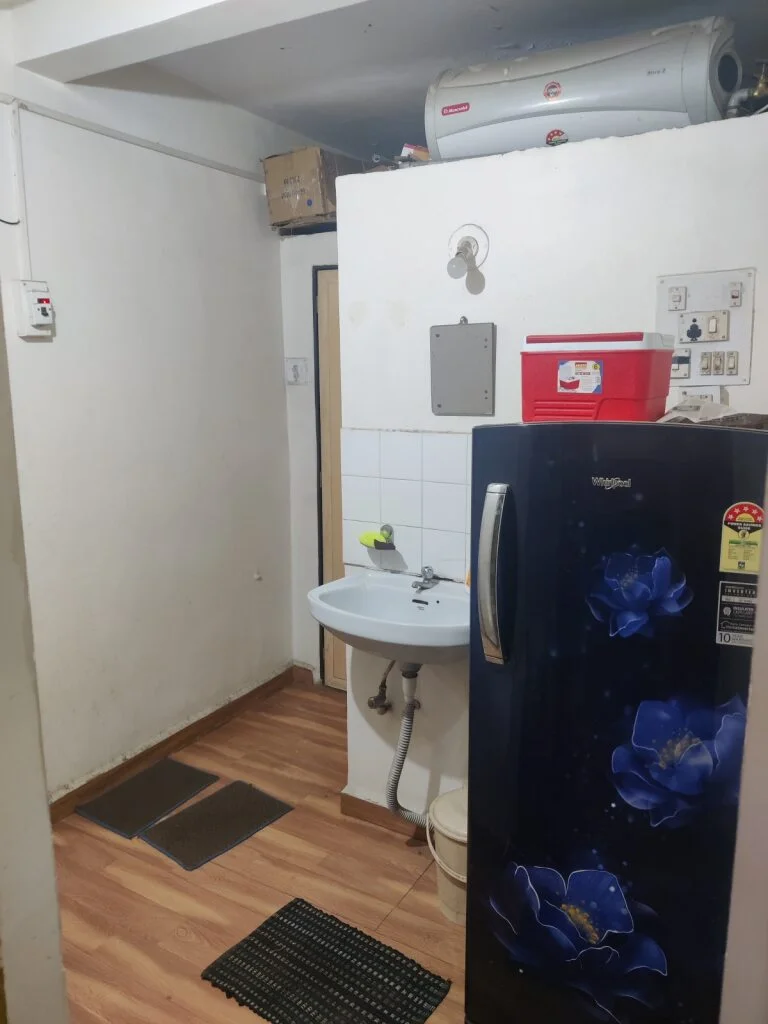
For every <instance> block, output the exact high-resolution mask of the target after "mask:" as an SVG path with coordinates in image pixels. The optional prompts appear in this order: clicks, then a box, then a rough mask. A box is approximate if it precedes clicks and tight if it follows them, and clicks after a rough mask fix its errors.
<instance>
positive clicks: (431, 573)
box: [411, 565, 440, 593]
mask: <svg viewBox="0 0 768 1024" xmlns="http://www.w3.org/2000/svg"><path fill="white" fill-rule="evenodd" d="M439 582H440V580H439V579H438V578H437V577H436V576H435V570H434V569H433V568H432V566H431V565H425V566H424V568H423V569H422V570H421V579H420V580H414V581H413V583H412V584H411V586H412V587H413V589H414V590H418V592H419V593H421V592H422V591H424V590H431V589H432V587H436V586H437V584H438V583H439Z"/></svg>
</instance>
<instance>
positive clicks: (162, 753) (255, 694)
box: [0, 666, 313, 1024]
mask: <svg viewBox="0 0 768 1024" xmlns="http://www.w3.org/2000/svg"><path fill="white" fill-rule="evenodd" d="M307 678H308V679H309V682H310V683H312V681H313V680H312V673H311V671H310V670H309V669H304V668H300V667H298V666H291V668H287V669H286V670H285V671H284V672H281V673H280V675H278V676H275V677H274V678H273V679H270V680H268V681H267V682H266V683H263V684H262V685H261V686H258V687H257V688H256V689H255V690H251V692H250V693H246V694H244V696H242V697H237V698H236V699H235V700H233V701H230V702H229V704H225V705H224V706H223V707H221V708H217V709H216V710H215V711H212V712H211V713H210V714H209V715H205V717H204V718H199V719H198V720H197V721H196V722H192V723H191V724H190V725H186V726H184V728H183V729H180V730H179V731H178V732H175V733H174V734H173V735H172V736H168V737H166V739H164V740H160V742H159V743H155V745H154V746H152V747H149V748H148V749H147V750H142V751H141V753H140V754H136V755H135V756H134V757H130V758H128V759H127V760H126V761H123V762H122V763H121V764H118V765H116V766H115V767H114V768H110V769H109V770H108V771H106V772H103V773H102V774H101V775H97V776H96V778H94V779H90V780H89V781H88V782H86V783H84V784H83V785H82V786H78V787H77V789H73V790H71V791H70V792H69V793H65V794H64V796H62V797H59V799H58V800H54V802H53V803H52V804H51V809H50V810H51V822H52V823H53V824H56V822H57V821H61V819H62V818H66V817H67V816H68V815H70V814H72V813H73V812H74V810H75V808H76V807H78V806H79V805H80V804H83V803H86V802H87V801H88V800H95V799H96V797H97V796H101V794H102V793H105V792H106V791H107V790H108V789H111V788H112V787H113V786H116V785H117V784H118V783H119V782H125V780H126V779H129V778H130V777H131V776H132V775H137V774H138V773H139V772H140V771H143V770H144V769H145V768H149V766H150V765H152V764H155V763H156V762H157V761H162V759H163V758H164V757H168V756H170V755H171V754H175V753H176V752H177V751H179V750H182V749H183V748H184V747H188V746H189V745H190V743H194V742H195V740H199V739H200V738H201V737H202V736H206V735H207V734H208V733H209V732H213V730H214V729H218V728H219V727H220V726H222V725H225V724H226V723H227V722H229V721H230V720H231V719H232V718H234V717H235V716H236V715H239V714H240V713H241V712H243V711H248V710H249V709H250V708H252V707H254V706H255V705H257V704H259V703H261V701H263V700H266V698H267V697H271V696H272V694H273V693H277V691H278V690H282V689H283V688H284V687H286V686H288V685H289V684H290V683H294V682H296V683H299V684H300V685H306V682H307ZM0 1024H2V1018H1V1017H0Z"/></svg>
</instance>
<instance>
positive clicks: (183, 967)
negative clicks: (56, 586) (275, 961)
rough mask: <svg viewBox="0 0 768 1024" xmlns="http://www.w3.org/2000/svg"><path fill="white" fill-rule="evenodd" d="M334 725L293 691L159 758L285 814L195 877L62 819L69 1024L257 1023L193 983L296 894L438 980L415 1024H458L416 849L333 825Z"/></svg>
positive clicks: (453, 938)
mask: <svg viewBox="0 0 768 1024" xmlns="http://www.w3.org/2000/svg"><path fill="white" fill-rule="evenodd" d="M345 722H346V713H345V701H344V697H343V696H342V695H340V694H337V693H334V692H333V691H328V690H319V689H316V688H314V687H305V686H301V685H297V684H294V685H292V686H290V687H288V688H287V689H285V690H283V691H281V692H279V693H276V694H274V695H273V696H271V697H269V698H268V699H267V700H265V701H264V702H263V703H262V704H260V705H258V707H257V708H255V709H254V710H252V711H248V712H246V713H244V714H243V715H241V716H240V717H239V718H237V719H236V720H234V721H232V722H230V723H229V724H227V725H225V726H223V727H222V728H220V729H218V730H217V731H216V732H214V733H211V734H209V735H208V736H206V737H205V738H204V739H202V740H200V741H198V742H197V743H195V744H193V745H192V746H190V747H188V748H187V749H186V750H184V751H183V752H182V753H180V754H178V755H175V756H177V757H179V759H180V760H183V761H187V762H189V763H190V764H194V765H197V766H198V767H200V768H204V769H208V770H210V771H212V772H215V773H216V774H217V775H219V776H221V782H220V783H219V785H223V784H225V783H226V782H228V781H230V780H232V779H245V780H246V781H248V782H251V783H253V784H254V785H256V786H259V787H261V788H262V789H265V790H267V791H268V792H270V793H273V794H274V795H275V796H277V797H279V798H281V799H283V800H286V801H288V802H290V803H292V804H293V805H294V807H295V810H294V811H293V812H292V813H291V814H288V815H286V817H284V818H282V819H281V820H280V821H278V822H277V823H276V824H274V825H271V826H270V827H269V828H267V829H266V830H265V831H264V832H262V833H260V834H259V835H256V836H254V837H253V838H252V839H250V840H249V841H248V842H246V843H243V844H242V845H240V846H238V847H237V848H236V849H234V850H232V851H230V852H229V853H227V854H225V855H224V856H223V857H221V858H219V859H218V860H217V861H214V862H213V863H211V864H208V865H206V866H205V867H203V868H200V869H199V870H198V871H195V872H192V873H188V872H186V871H184V870H183V869H182V868H180V867H178V866H177V865H176V864H174V863H173V862H172V861H170V860H168V859H167V858H165V857H164V856H163V855H162V854H160V853H158V852H157V851H156V850H154V849H152V848H151V847H149V846H148V845H147V844H146V843H143V842H142V841H141V840H126V839H122V838H120V837H119V836H117V835H114V834H113V833H111V832H107V831H105V830H104V829H101V828H99V827H98V826H96V825H94V824H92V823H91V822H89V821H86V820H85V819H83V818H80V817H77V816H75V815H73V816H71V817H69V818H67V819H66V820H64V821H62V822H61V823H60V824H59V825H57V826H56V828H55V840H56V852H57V860H58V873H59V888H60V897H61V914H62V927H63V932H64V956H65V963H66V967H67V978H68V985H69V993H70V1000H71V1013H72V1024H136V1022H138V1021H142V1022H146V1024H181V1022H184V1024H226V1022H228V1021H232V1022H235V1021H236V1022H238V1024H248V1022H249V1021H252V1022H256V1021H258V1020H261V1018H259V1017H257V1016H256V1015H254V1014H253V1013H251V1012H250V1011H249V1010H246V1009H242V1008H240V1007H238V1006H236V1005H235V1004H234V1003H233V1002H231V1001H230V1000H227V999H226V998H225V997H224V996H223V995H222V994H221V993H219V992H216V991H214V989H212V988H211V987H210V986H209V985H207V984H205V983H204V982H202V981H201V980H200V972H201V970H202V969H203V968H204V967H206V966H207V965H208V964H209V963H210V962H211V961H212V960H214V959H215V958H216V957H217V956H218V955H219V954H220V953H222V952H223V951H224V950H225V949H227V948H228V947H229V946H231V945H233V944H234V943H235V942H237V941H238V940H240V939H242V938H244V937H245V935H247V934H248V933H249V932H251V931H253V929H254V928H256V927H258V925H259V924H261V922H262V921H263V920H265V918H267V917H268V916H269V915H270V914H272V913H274V911H276V910H277V909H278V908H279V907H281V906H283V905H284V904H285V903H287V902H288V901H289V900H290V899H292V898H293V897H296V896H300V897H303V898H304V899H306V900H309V901H311V902H312V903H314V904H315V905H316V906H318V907H320V908H321V909H323V910H326V911H328V912H329V913H332V914H335V915H337V916H338V917H341V918H343V919H344V920H345V921H348V922H349V923H350V924H353V925H356V926H357V927H359V928H362V929H364V930H365V931H366V932H368V933H370V934H372V935H375V936H376V937H377V938H379V939H381V940H382V941H383V942H386V943H388V944H389V945H391V946H394V947H396V948H397V949H400V950H401V951H402V952H403V953H406V954H407V955H408V956H412V957H414V958H415V959H418V960H419V961H420V962H421V963H422V964H423V965H424V966H425V967H427V968H428V969H429V970H432V971H434V972H436V973H437V974H440V975H442V976H443V977H447V978H451V979H452V980H453V981H454V985H453V986H452V988H451V992H450V994H449V995H448V998H447V999H446V1001H445V1002H444V1003H443V1005H442V1006H441V1007H440V1009H439V1010H438V1011H437V1013H435V1014H434V1016H433V1017H432V1018H431V1021H430V1024H462V1022H463V1020H464V1012H463V971H464V936H463V929H461V928H458V927H457V926H455V925H452V924H450V923H449V922H448V921H446V920H445V918H443V917H442V915H441V913H440V911H439V909H438V906H437V900H436V897H435V877H434V867H433V866H431V862H430V857H429V853H428V851H427V849H426V847H424V846H421V845H418V846H411V845H408V840H407V839H406V838H405V837H403V836H401V835H398V834H396V833H393V832H389V831H387V830H386V829H383V828H379V827H377V826H376V825H370V824H368V823H366V822H360V821H356V820H353V819H350V818H345V817H343V816H342V815H341V813H340V811H339V797H338V793H339V791H340V789H341V788H342V786H343V785H344V783H345V781H346V742H345Z"/></svg>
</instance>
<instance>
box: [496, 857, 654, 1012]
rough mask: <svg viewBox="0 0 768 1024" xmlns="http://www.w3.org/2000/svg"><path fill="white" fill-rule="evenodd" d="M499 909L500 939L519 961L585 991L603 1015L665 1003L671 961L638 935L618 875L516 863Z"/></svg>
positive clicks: (651, 941)
mask: <svg viewBox="0 0 768 1024" xmlns="http://www.w3.org/2000/svg"><path fill="white" fill-rule="evenodd" d="M491 908H492V911H493V913H494V915H495V932H496V935H497V937H498V939H499V940H500V941H501V942H502V944H503V945H504V946H505V947H506V949H507V950H508V951H509V953H510V954H511V955H512V957H513V958H514V960H515V961H516V962H517V963H518V964H521V965H525V966H526V967H529V968H532V969H535V970H541V971H544V972H546V976H547V979H548V980H551V981H556V982H557V983H559V984H562V985H565V986H567V987H569V988H573V989H577V990H579V991H580V992H581V993H582V994H583V995H584V996H586V997H587V999H588V1001H589V1005H590V1006H591V1008H592V1010H593V1012H594V1014H595V1016H597V1017H598V1018H600V1019H603V1020H614V1021H618V1020H621V1017H619V1016H616V1014H617V1013H618V1012H620V1006H619V1005H617V1004H619V1001H620V1000H633V1001H635V1002H638V1003H642V1004H643V1005H644V1006H647V1007H653V1006H655V1005H657V1004H658V1002H659V992H658V984H659V981H660V979H661V977H662V976H665V975H666V973H667V958H666V956H665V954H664V951H663V950H662V948H661V946H659V944H658V943H657V942H656V941H655V940H654V939H653V938H651V937H650V936H649V935H645V934H642V933H640V932H638V931H636V930H635V922H634V919H633V915H632V911H631V909H630V905H629V904H628V902H627V899H626V897H625V895H624V892H623V890H622V887H621V885H620V883H619V880H618V879H617V878H616V876H615V875H614V874H612V873H611V872H609V871H599V870H582V871H574V872H572V873H571V874H570V875H569V876H568V878H567V880H566V878H565V877H564V876H563V875H561V874H560V872H559V871H555V870H554V869H552V868H547V867H524V866H523V865H520V864H515V863H511V864H510V865H509V866H508V867H507V869H506V871H505V873H504V875H503V877H502V880H501V883H500V885H499V886H498V888H497V891H496V893H495V895H494V896H493V897H492V899H491ZM645 909H646V911H647V909H648V908H645Z"/></svg>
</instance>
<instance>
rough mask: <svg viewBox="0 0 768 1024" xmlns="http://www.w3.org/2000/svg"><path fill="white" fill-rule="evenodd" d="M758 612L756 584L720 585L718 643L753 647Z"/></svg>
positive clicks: (724, 583) (724, 582)
mask: <svg viewBox="0 0 768 1024" xmlns="http://www.w3.org/2000/svg"><path fill="white" fill-rule="evenodd" d="M756 612H757V584H756V583H728V582H727V581H725V580H723V581H721V583H720V598H719V600H718V602H717V643H719V644H725V645H726V646H729V647H751V646H752V643H753V637H754V634H755V613H756Z"/></svg>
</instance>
